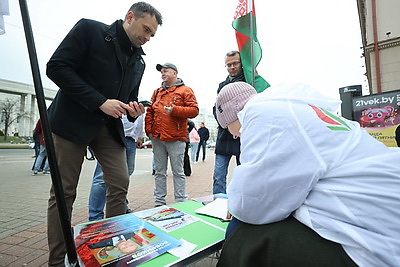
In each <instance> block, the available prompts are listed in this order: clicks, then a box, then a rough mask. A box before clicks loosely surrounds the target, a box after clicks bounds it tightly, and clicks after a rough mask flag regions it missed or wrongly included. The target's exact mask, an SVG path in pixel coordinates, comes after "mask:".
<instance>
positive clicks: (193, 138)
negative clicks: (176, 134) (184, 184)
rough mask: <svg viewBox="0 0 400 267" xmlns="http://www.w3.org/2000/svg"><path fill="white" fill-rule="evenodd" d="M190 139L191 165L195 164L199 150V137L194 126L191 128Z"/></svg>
mask: <svg viewBox="0 0 400 267" xmlns="http://www.w3.org/2000/svg"><path fill="white" fill-rule="evenodd" d="M189 139H190V159H191V161H192V163H195V162H196V156H197V150H198V148H199V143H200V136H199V133H198V132H197V129H196V126H193V129H192V130H191V131H190V133H189Z"/></svg>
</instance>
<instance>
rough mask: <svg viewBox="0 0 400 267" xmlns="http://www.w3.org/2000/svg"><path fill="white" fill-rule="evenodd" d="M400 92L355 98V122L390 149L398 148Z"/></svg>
mask: <svg viewBox="0 0 400 267" xmlns="http://www.w3.org/2000/svg"><path fill="white" fill-rule="evenodd" d="M399 108H400V90H397V91H391V92H385V93H380V94H374V95H368V96H361V97H355V98H353V114H354V120H355V121H358V122H359V123H360V125H361V127H363V128H365V129H366V130H367V131H368V133H369V134H370V135H372V136H373V137H375V138H376V139H377V140H379V141H381V142H382V143H384V144H385V145H386V146H389V147H397V144H396V140H395V130H396V128H397V127H398V126H399V125H400V114H399V112H400V110H399Z"/></svg>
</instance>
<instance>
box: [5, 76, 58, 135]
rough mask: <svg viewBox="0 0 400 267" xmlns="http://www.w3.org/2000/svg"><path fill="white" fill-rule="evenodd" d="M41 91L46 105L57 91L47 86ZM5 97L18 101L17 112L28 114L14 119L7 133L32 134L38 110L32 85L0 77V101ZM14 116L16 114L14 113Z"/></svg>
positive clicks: (37, 117)
mask: <svg viewBox="0 0 400 267" xmlns="http://www.w3.org/2000/svg"><path fill="white" fill-rule="evenodd" d="M43 91H44V95H45V99H46V105H47V106H48V105H49V104H50V102H51V101H52V100H53V99H54V97H55V96H56V93H57V91H56V90H53V89H47V88H44V89H43ZM7 99H9V100H11V101H17V102H19V106H18V111H16V112H17V113H20V114H24V113H27V114H28V116H27V117H24V118H21V119H20V120H18V121H15V122H14V123H13V124H12V125H11V126H10V127H9V129H8V135H18V136H26V137H29V136H32V131H33V129H34V128H35V125H36V122H37V120H38V119H39V110H38V105H37V100H36V93H35V89H34V87H33V85H31V84H24V83H19V82H14V81H9V80H4V79H0V102H3V101H5V100H7ZM14 116H16V114H15V115H14ZM2 117H3V116H2V114H0V130H1V131H2V132H4V121H3V118H2Z"/></svg>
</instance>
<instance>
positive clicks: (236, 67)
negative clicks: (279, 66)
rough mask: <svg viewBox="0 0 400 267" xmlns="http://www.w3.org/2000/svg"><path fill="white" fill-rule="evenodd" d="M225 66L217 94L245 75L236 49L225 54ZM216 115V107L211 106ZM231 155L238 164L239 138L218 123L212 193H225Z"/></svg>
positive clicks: (242, 78)
mask: <svg viewBox="0 0 400 267" xmlns="http://www.w3.org/2000/svg"><path fill="white" fill-rule="evenodd" d="M225 67H226V69H227V71H228V73H229V75H228V77H226V79H225V81H223V82H221V83H220V84H219V86H218V90H217V95H218V94H219V92H220V91H221V89H222V87H224V86H225V85H227V84H230V83H233V82H238V81H243V82H245V81H246V80H245V77H244V73H243V68H242V62H241V60H240V54H239V52H238V51H230V52H228V53H227V54H226V55H225ZM213 112H214V117H215V119H217V117H216V113H215V112H216V108H215V106H214V108H213ZM232 156H235V158H236V165H240V138H236V139H235V138H233V136H232V134H231V133H230V132H229V131H228V130H227V129H224V128H223V127H221V125H220V124H218V133H217V141H216V142H215V163H214V164H215V165H214V175H213V194H218V193H223V194H226V176H227V175H228V167H229V162H230V161H231V158H232Z"/></svg>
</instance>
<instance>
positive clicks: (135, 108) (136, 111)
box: [126, 101, 145, 117]
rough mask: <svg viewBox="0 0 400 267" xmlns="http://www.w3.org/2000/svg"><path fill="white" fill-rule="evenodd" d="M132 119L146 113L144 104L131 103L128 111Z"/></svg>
mask: <svg viewBox="0 0 400 267" xmlns="http://www.w3.org/2000/svg"><path fill="white" fill-rule="evenodd" d="M126 110H127V111H128V113H129V115H131V116H132V117H139V116H140V115H142V114H143V113H144V112H145V109H144V106H143V104H142V103H138V102H132V101H131V102H129V105H127V109H126Z"/></svg>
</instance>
